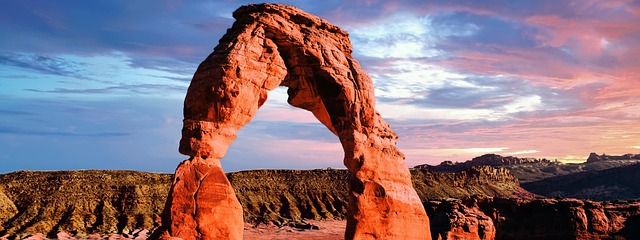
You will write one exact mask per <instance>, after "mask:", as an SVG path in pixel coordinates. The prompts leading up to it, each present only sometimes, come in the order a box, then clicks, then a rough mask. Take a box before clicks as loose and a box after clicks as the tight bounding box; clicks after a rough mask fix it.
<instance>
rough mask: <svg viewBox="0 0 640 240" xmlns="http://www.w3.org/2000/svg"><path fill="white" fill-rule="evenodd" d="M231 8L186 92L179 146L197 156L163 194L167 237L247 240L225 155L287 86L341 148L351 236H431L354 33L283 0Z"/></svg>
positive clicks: (348, 235)
mask: <svg viewBox="0 0 640 240" xmlns="http://www.w3.org/2000/svg"><path fill="white" fill-rule="evenodd" d="M233 16H234V18H236V22H235V23H234V24H233V27H232V28H230V29H229V30H228V31H227V33H226V34H225V35H224V36H223V37H222V39H221V40H220V43H219V44H218V46H217V47H216V48H215V49H214V52H213V53H212V54H211V55H209V57H208V58H207V59H206V60H205V61H204V62H203V63H202V64H201V65H200V66H199V67H198V70H197V71H196V73H195V75H194V77H193V79H192V81H191V85H190V86H189V90H188V92H187V96H186V98H185V104H184V118H185V119H184V126H183V130H182V140H181V141H180V152H181V153H183V154H185V155H189V156H191V158H190V159H188V160H186V161H185V162H183V163H182V164H180V166H179V167H178V169H177V170H176V178H175V181H174V183H173V185H172V190H171V193H170V195H169V198H168V200H167V201H168V202H167V206H168V208H169V209H170V216H168V217H167V218H166V219H165V224H167V225H169V226H170V231H169V233H170V234H171V236H173V237H179V238H184V239H196V238H197V239H241V238H242V225H241V224H240V223H242V210H241V208H240V205H239V203H238V201H237V200H236V196H235V195H234V193H233V191H232V188H231V186H230V185H229V182H228V180H227V179H226V177H225V175H224V173H223V172H222V169H221V167H220V159H221V158H222V157H224V155H225V154H226V151H227V149H228V147H229V145H230V144H231V142H233V140H234V139H235V137H236V131H237V130H238V129H239V128H241V127H242V126H244V125H245V124H247V123H248V122H249V121H250V120H251V119H252V118H253V116H255V114H256V111H257V110H258V108H259V107H260V106H261V105H262V104H263V103H264V102H265V101H266V98H267V95H268V91H269V90H273V89H274V88H276V87H278V86H285V87H288V95H289V99H288V102H289V103H290V104H291V105H293V106H295V107H299V108H302V109H306V110H308V111H311V112H312V113H313V114H314V116H315V117H316V118H317V119H318V120H319V121H320V122H321V123H322V124H324V125H325V126H326V127H327V128H328V129H329V130H330V131H331V132H332V133H334V134H335V135H337V136H338V137H339V139H340V142H341V144H342V146H343V149H344V152H345V158H344V164H345V166H346V167H347V169H348V170H349V172H350V179H351V180H350V187H349V208H348V212H347V230H346V233H345V238H346V239H429V236H430V234H429V220H428V217H427V215H426V213H425V211H424V208H423V207H422V205H421V203H420V199H419V198H418V195H417V194H416V192H415V190H414V189H413V187H412V185H411V179H410V175H409V171H408V169H407V167H406V165H405V164H404V156H403V154H402V153H401V152H400V151H399V150H398V148H397V147H396V146H395V144H396V139H397V136H396V134H395V133H394V132H393V131H392V130H391V129H390V127H389V125H388V124H387V123H386V122H385V121H384V120H383V119H382V117H380V115H379V114H378V112H376V110H375V109H374V105H375V99H374V92H373V90H374V88H373V85H372V81H371V79H370V78H369V77H368V76H367V74H366V73H365V72H364V71H363V70H362V69H361V68H360V66H359V64H358V62H357V61H356V60H355V59H353V57H351V52H352V49H351V43H350V41H349V38H348V34H347V33H346V32H345V31H343V30H341V29H339V28H338V27H336V26H333V25H332V24H330V23H328V22H327V21H325V20H322V19H320V18H318V17H316V16H313V15H310V14H308V13H305V12H303V11H301V10H299V9H297V8H294V7H289V6H283V5H274V4H259V5H249V6H243V7H241V8H239V9H238V10H236V11H235V12H234V14H233ZM223 219H224V221H222V220H223ZM214 223H215V224H214Z"/></svg>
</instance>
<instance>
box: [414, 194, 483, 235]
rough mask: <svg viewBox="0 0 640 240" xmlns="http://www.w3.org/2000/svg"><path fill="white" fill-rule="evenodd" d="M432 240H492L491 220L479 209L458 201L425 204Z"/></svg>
mask: <svg viewBox="0 0 640 240" xmlns="http://www.w3.org/2000/svg"><path fill="white" fill-rule="evenodd" d="M426 206H427V213H428V214H429V217H430V218H431V234H432V238H433V239H442V240H446V239H465V240H476V239H477V240H493V239H495V238H496V228H495V226H494V224H493V220H492V219H491V218H490V217H489V216H487V215H486V214H484V213H483V212H482V211H480V209H478V208H477V207H475V206H473V205H471V206H467V205H464V204H462V203H461V202H460V201H431V202H428V203H427V204H426Z"/></svg>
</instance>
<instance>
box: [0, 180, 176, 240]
mask: <svg viewBox="0 0 640 240" xmlns="http://www.w3.org/2000/svg"><path fill="white" fill-rule="evenodd" d="M170 182H171V175H170V174H156V173H145V172H135V171H109V170H106V171H96V170H88V171H58V172H30V171H20V172H14V173H9V174H3V175H0V237H1V236H4V235H5V234H6V235H9V236H14V237H17V238H19V239H22V238H24V237H26V236H27V235H30V234H35V233H42V234H44V235H45V236H47V237H50V238H56V234H57V233H58V232H59V231H66V232H69V233H72V234H74V235H76V236H78V237H82V238H86V237H87V235H88V234H91V233H94V234H113V233H126V234H134V232H135V233H140V231H142V229H147V230H149V229H152V228H154V227H156V226H157V225H158V224H159V223H160V222H159V217H160V214H161V212H162V210H163V207H164V204H165V202H166V196H167V194H168V192H169V186H170V185H169V183H170Z"/></svg>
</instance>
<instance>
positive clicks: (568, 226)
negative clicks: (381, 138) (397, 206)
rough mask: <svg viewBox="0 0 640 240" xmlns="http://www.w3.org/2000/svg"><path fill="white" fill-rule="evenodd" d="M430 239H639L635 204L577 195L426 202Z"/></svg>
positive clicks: (639, 220)
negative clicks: (429, 221)
mask: <svg viewBox="0 0 640 240" xmlns="http://www.w3.org/2000/svg"><path fill="white" fill-rule="evenodd" d="M425 207H426V209H427V212H428V213H429V216H430V217H431V220H432V225H431V231H432V234H433V238H434V239H483V240H490V239H505V240H506V239H531V240H545V239H639V238H640V229H639V227H640V203H638V202H633V203H615V204H609V203H600V202H593V201H588V200H584V201H583V200H577V199H562V200H555V199H537V200H522V199H505V198H465V199H462V200H450V201H442V202H440V201H430V202H427V203H425Z"/></svg>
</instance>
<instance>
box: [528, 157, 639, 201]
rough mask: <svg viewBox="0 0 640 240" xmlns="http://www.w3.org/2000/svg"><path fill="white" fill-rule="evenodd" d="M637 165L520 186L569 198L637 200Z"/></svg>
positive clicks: (548, 179)
mask: <svg viewBox="0 0 640 240" xmlns="http://www.w3.org/2000/svg"><path fill="white" fill-rule="evenodd" d="M639 184H640V164H634V165H627V166H622V167H616V168H610V169H606V170H600V171H596V170H594V171H586V172H579V173H574V174H569V175H563V176H557V177H553V178H547V179H543V180H540V181H536V182H530V183H526V184H524V185H523V187H524V188H526V189H528V190H529V191H531V192H534V193H537V194H540V195H544V196H547V197H571V198H583V199H593V200H600V201H607V200H616V199H618V200H620V199H640V185H639Z"/></svg>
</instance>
